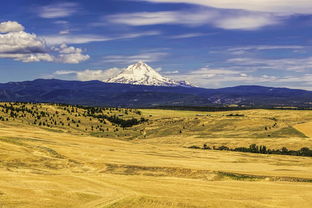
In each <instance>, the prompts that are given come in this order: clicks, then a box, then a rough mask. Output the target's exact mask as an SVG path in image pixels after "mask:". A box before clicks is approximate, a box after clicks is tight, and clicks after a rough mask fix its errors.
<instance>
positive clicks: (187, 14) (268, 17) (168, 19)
mask: <svg viewBox="0 0 312 208" xmlns="http://www.w3.org/2000/svg"><path fill="white" fill-rule="evenodd" d="M105 19H106V21H108V22H110V23H113V24H125V25H130V26H147V25H164V24H178V25H185V26H189V27H195V26H201V25H212V26H214V27H217V28H221V29H226V30H255V29H259V28H262V27H266V26H270V25H275V24H279V23H280V21H281V19H282V18H281V17H278V16H275V15H272V14H266V13H259V12H257V13H251V12H246V11H229V12H226V13H225V12H223V11H221V10H216V9H200V10H194V11H158V12H136V13H122V14H114V15H109V16H107V17H106V18H105Z"/></svg>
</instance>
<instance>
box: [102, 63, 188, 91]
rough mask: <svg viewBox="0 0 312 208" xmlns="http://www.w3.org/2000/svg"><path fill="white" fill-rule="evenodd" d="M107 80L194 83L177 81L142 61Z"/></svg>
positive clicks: (177, 84) (136, 82)
mask: <svg viewBox="0 0 312 208" xmlns="http://www.w3.org/2000/svg"><path fill="white" fill-rule="evenodd" d="M106 82H109V83H121V84H133V85H149V86H168V87H169V86H170V87H177V86H180V87H192V85H191V84H190V83H188V82H186V81H175V80H172V79H169V78H167V77H163V76H162V75H160V74H159V73H158V72H157V71H155V70H154V69H153V68H152V67H150V66H149V65H147V64H145V63H144V62H142V61H139V62H138V63H136V64H133V65H130V66H128V68H126V69H125V70H123V71H122V72H121V73H120V74H118V75H117V76H116V77H113V78H110V79H108V80H106Z"/></svg>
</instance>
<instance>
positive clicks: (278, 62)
mask: <svg viewBox="0 0 312 208" xmlns="http://www.w3.org/2000/svg"><path fill="white" fill-rule="evenodd" d="M227 62H228V63H230V64H231V65H235V66H236V67H240V68H251V67H252V68H254V69H257V70H263V69H266V70H279V71H292V72H307V71H310V70H311V69H312V57H305V58H281V59H262V58H232V59H228V60H227Z"/></svg>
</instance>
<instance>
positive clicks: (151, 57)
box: [102, 52, 168, 64]
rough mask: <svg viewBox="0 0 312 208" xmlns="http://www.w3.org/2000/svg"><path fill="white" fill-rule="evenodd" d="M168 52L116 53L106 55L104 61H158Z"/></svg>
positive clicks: (120, 62)
mask: <svg viewBox="0 0 312 208" xmlns="http://www.w3.org/2000/svg"><path fill="white" fill-rule="evenodd" d="M167 55H168V53H167V52H145V53H141V54H137V55H131V56H126V55H114V56H105V57H104V58H103V60H102V62H103V63H116V64H133V63H135V62H138V61H143V62H146V63H150V62H156V61H159V60H160V59H162V58H163V57H166V56H167Z"/></svg>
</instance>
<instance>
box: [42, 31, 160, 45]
mask: <svg viewBox="0 0 312 208" xmlns="http://www.w3.org/2000/svg"><path fill="white" fill-rule="evenodd" d="M159 34H161V33H160V32H159V31H147V32H141V33H128V34H123V35H119V36H101V35H66V34H65V35H47V36H42V37H43V38H44V39H45V41H46V42H47V44H49V45H55V44H63V43H67V44H83V43H91V42H105V41H112V40H120V39H132V38H139V37H144V36H153V35H159Z"/></svg>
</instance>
